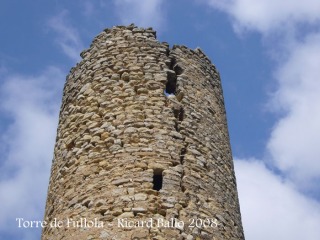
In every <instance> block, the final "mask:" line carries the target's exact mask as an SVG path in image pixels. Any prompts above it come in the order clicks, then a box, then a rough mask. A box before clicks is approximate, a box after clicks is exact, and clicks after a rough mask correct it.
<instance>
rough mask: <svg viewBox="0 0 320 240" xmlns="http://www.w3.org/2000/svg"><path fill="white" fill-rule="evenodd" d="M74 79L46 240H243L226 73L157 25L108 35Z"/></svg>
mask: <svg viewBox="0 0 320 240" xmlns="http://www.w3.org/2000/svg"><path fill="white" fill-rule="evenodd" d="M81 57H82V58H83V59H82V61H81V62H80V63H79V64H77V66H76V67H74V68H72V69H71V71H70V74H69V75H68V76H67V80H66V84H65V87H64V95H63V100H62V106H61V111H60V120H59V126H58V131H57V139H56V145H55V150H54V159H53V163H52V169H51V177H50V185H49V189H48V197H47V203H46V210H45V221H46V222H47V223H48V225H47V227H45V228H44V229H43V232H42V239H52V240H56V239H79V240H80V239H81V240H82V239H85V240H87V239H88V240H89V239H116V240H117V239H123V240H128V239H155V240H156V239H157V240H160V239H163V240H167V239H181V240H182V239H188V240H191V239H195V240H196V239H210V240H212V239H215V240H223V239H233V240H238V239H244V235H243V229H242V224H241V216H240V210H239V202H238V196H237V188H236V180H235V175H234V170H233V161H232V155H231V150H230V143H229V136H228V129H227V121H226V113H225V107H224V101H223V95H222V88H221V82H220V78H219V73H218V72H217V70H216V68H215V67H214V65H212V63H211V61H210V60H209V59H208V57H207V56H206V55H205V54H204V53H203V52H202V51H201V50H200V49H198V48H197V49H195V50H192V49H189V48H187V47H185V46H177V45H175V46H173V47H172V48H169V45H168V44H167V43H165V42H163V43H160V42H159V41H157V40H156V32H155V31H153V30H152V29H151V28H148V29H142V28H138V27H136V26H134V25H130V26H127V27H123V26H117V27H113V28H111V29H106V30H104V31H103V32H102V33H100V34H99V35H98V36H97V37H96V38H95V39H94V40H93V42H92V44H91V46H90V48H89V49H88V50H86V51H84V52H82V53H81Z"/></svg>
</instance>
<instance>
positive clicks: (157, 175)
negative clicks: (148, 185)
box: [153, 170, 163, 191]
mask: <svg viewBox="0 0 320 240" xmlns="http://www.w3.org/2000/svg"><path fill="white" fill-rule="evenodd" d="M162 182H163V176H162V171H161V170H158V171H156V170H155V171H154V174H153V190H156V191H159V190H160V189H161V188H162Z"/></svg>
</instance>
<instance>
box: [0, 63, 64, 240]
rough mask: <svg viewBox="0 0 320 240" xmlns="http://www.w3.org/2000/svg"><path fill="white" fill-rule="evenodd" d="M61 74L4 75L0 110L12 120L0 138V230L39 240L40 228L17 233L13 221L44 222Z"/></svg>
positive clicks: (53, 71) (55, 71) (49, 70)
mask: <svg viewBox="0 0 320 240" xmlns="http://www.w3.org/2000/svg"><path fill="white" fill-rule="evenodd" d="M63 75H64V74H63V73H62V72H61V71H60V70H59V69H57V68H54V67H49V68H47V69H46V70H45V71H44V72H43V73H42V74H40V75H38V76H22V75H7V76H6V77H5V78H4V79H3V80H2V81H3V83H2V84H1V86H0V87H1V89H0V92H1V94H0V96H1V104H0V112H1V114H2V115H5V116H8V117H9V118H10V119H11V121H10V123H8V124H9V125H8V128H7V130H6V131H5V133H4V135H3V136H2V137H1V139H0V143H1V145H2V146H5V147H4V148H2V149H1V150H0V151H1V168H0V176H1V177H0V202H1V214H0V232H3V233H11V234H12V233H16V234H21V236H20V237H19V238H20V239H36V238H39V235H37V234H39V230H40V229H38V231H37V229H25V230H23V231H20V232H19V231H18V228H17V222H16V221H15V218H16V217H23V218H24V219H29V220H42V218H43V213H44V204H45V199H46V193H47V188H48V181H49V172H50V166H51V160H52V158H53V146H54V141H55V136H56V128H57V119H58V106H59V102H60V99H61V92H62V86H63V81H64V77H63Z"/></svg>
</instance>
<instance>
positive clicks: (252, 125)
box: [0, 0, 320, 240]
mask: <svg viewBox="0 0 320 240" xmlns="http://www.w3.org/2000/svg"><path fill="white" fill-rule="evenodd" d="M132 22H134V23H135V24H136V25H138V26H143V27H149V26H152V27H153V28H154V29H155V30H157V36H158V39H159V41H166V42H168V43H169V44H170V45H171V46H172V45H173V44H179V45H186V46H188V47H190V48H196V47H200V48H202V49H203V50H204V51H205V53H206V54H207V55H208V56H209V58H210V59H211V60H212V61H213V63H214V64H215V65H216V66H217V68H218V70H219V72H220V75H221V78H222V83H223V90H224V96H225V103H226V109H227V117H228V125H229V132H230V137H231V145H232V151H233V156H234V159H235V170H236V176H237V184H238V190H239V197H240V205H241V212H242V217H243V225H244V230H245V235H246V239H247V240H256V239H259V240H267V239H268V240H269V239H274V240H283V239H291V240H296V239H297V240H298V239H299V240H300V239H308V240H317V239H319V237H320V228H319V224H320V187H319V186H320V184H319V182H320V159H319V156H320V148H319V139H320V124H319V122H320V105H319V103H320V78H319V76H320V67H319V66H320V58H319V54H320V2H319V1H318V0H305V1H303V3H301V1H298V0H283V1H276V0H219V1H218V0H176V1H169V0H109V1H102V0H91V1H89V0H83V1H75V0H69V1H42V0H33V1H30V0H29V1H28V0H25V1H18V0H3V1H1V3H0V46H1V47H0V98H1V99H0V113H1V115H0V134H1V135H0V141H1V143H0V202H1V209H0V239H28V240H29V239H39V236H40V229H19V228H17V222H16V221H15V218H17V217H23V218H25V219H29V220H41V219H42V217H43V212H44V205H45V199H46V191H47V186H48V179H49V172H50V166H51V160H52V156H53V146H54V141H55V134H56V127H57V121H58V112H59V108H60V104H61V95H62V88H63V84H64V81H65V76H66V75H67V73H68V72H69V70H70V68H71V67H72V66H74V65H75V64H76V63H77V62H78V61H79V60H80V57H79V53H80V52H81V51H82V50H84V49H85V48H88V47H89V45H90V42H91V41H92V39H93V38H94V37H95V36H96V35H97V34H98V33H100V32H101V31H102V30H103V29H104V28H109V27H112V26H114V25H128V24H130V23H132Z"/></svg>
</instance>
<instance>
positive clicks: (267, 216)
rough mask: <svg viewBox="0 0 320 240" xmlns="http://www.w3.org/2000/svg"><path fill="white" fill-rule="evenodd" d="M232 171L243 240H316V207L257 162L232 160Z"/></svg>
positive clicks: (318, 212)
mask: <svg viewBox="0 0 320 240" xmlns="http://www.w3.org/2000/svg"><path fill="white" fill-rule="evenodd" d="M235 170H236V177H237V183H238V192H239V198H240V206H241V213H242V223H243V227H244V231H245V237H246V239H247V240H256V239H259V240H270V239H274V240H282V239H290V240H300V239H308V240H318V239H319V236H320V228H319V223H320V204H319V203H318V202H316V201H314V200H311V199H308V198H307V197H305V196H304V195H302V194H300V193H299V192H298V191H296V190H295V188H294V187H293V185H292V184H290V182H287V181H284V180H282V179H281V178H280V177H278V176H276V175H275V174H274V173H273V172H271V171H269V170H268V169H267V168H266V167H265V166H264V165H263V164H262V162H261V161H256V160H253V159H251V160H249V161H243V160H236V161H235Z"/></svg>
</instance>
